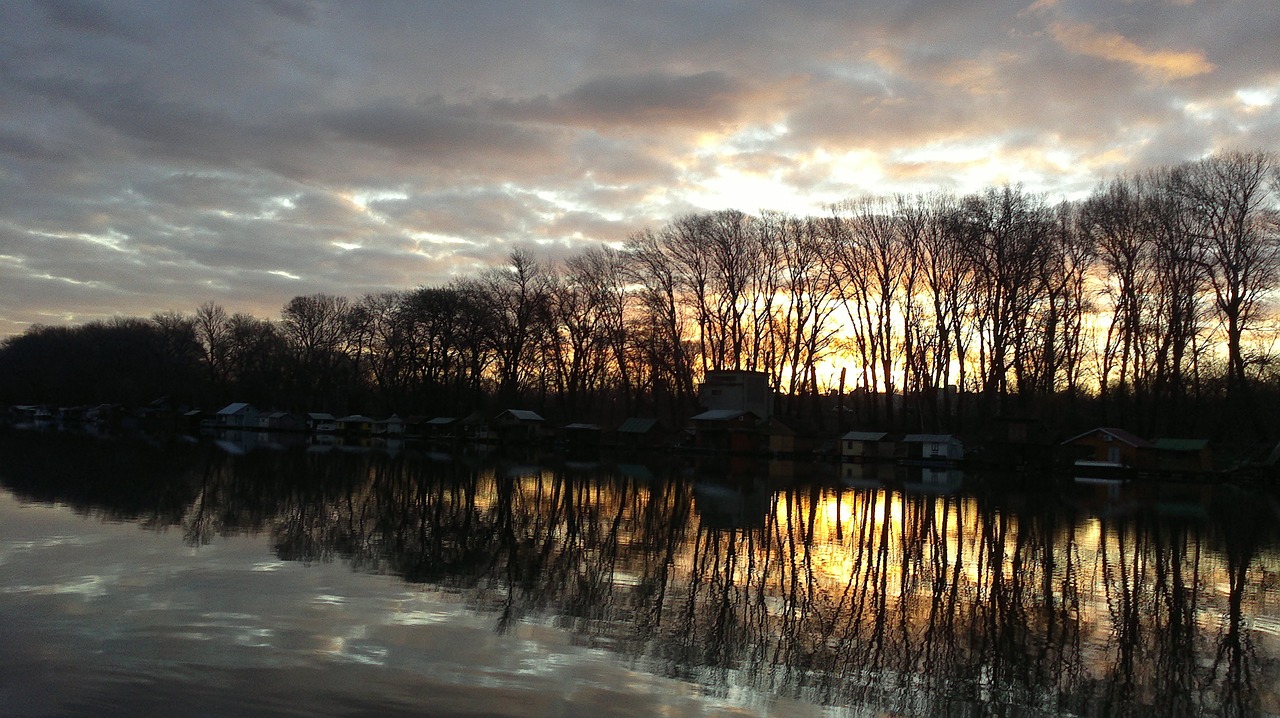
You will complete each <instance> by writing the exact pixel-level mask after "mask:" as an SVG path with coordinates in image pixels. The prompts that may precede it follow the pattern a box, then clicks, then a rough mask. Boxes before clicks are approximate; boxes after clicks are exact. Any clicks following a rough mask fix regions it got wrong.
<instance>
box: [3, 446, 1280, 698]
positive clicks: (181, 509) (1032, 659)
mask: <svg viewBox="0 0 1280 718" xmlns="http://www.w3.org/2000/svg"><path fill="white" fill-rule="evenodd" d="M242 448H243V445H237V444H224V445H223V446H222V447H219V446H217V445H212V444H207V443H194V442H167V443H165V444H163V445H160V444H147V443H143V442H139V441H136V440H126V439H115V440H104V439H91V438H88V437H82V436H70V435H62V434H52V433H36V432H8V433H3V432H0V706H3V708H0V714H4V715H15V716H55V715H56V716H62V715H95V716H99V715H130V716H134V715H172V714H174V713H176V712H181V713H186V714H192V715H201V716H205V715H207V716H215V715H335V716H337V715H343V716H350V715H356V716H359V715H474V716H516V715H519V716H543V715H557V716H559V715H565V716H567V715H646V716H647V715H668V716H683V715H708V716H709V715H747V716H763V715H782V716H811V715H823V716H829V715H830V716H838V715H856V716H861V715H883V714H896V715H982V714H987V713H997V714H1002V715H1126V714H1128V715H1200V714H1235V715H1269V714H1270V715H1274V714H1277V713H1280V691H1278V689H1280V680H1277V679H1278V677H1280V666H1278V665H1277V659H1278V658H1280V561H1278V560H1277V558H1278V557H1280V551H1278V546H1280V532H1277V530H1276V523H1277V522H1276V518H1277V504H1276V502H1275V501H1274V500H1273V499H1272V498H1271V497H1270V495H1269V494H1268V493H1266V492H1261V491H1257V490H1252V489H1246V488H1240V487H1233V486H1228V485H1137V486H1127V487H1117V486H1111V485H1100V486H1098V485H1076V484H1073V483H1072V482H1070V481H1066V482H1062V481H1057V480H1052V479H1049V478H1047V477H1044V478H1041V477H1033V478H1030V479H1026V478H1024V479H1022V480H1019V481H1010V480H1002V479H996V478H994V477H984V476H975V475H961V474H959V473H958V472H921V471H920V470H913V471H907V470H903V469H889V470H881V471H880V472H879V473H875V472H867V471H863V470H862V468H861V467H845V468H844V470H843V472H841V471H839V470H837V468H836V467H829V466H817V467H807V466H795V465H788V464H778V463H776V462H775V463H768V462H738V461H735V462H716V461H705V460H704V461H699V462H679V461H671V462H667V463H665V464H663V463H658V464H653V463H644V461H643V459H636V458H630V459H628V460H627V461H628V462H630V463H626V462H624V463H618V462H617V461H613V460H610V461H596V460H594V458H593V460H590V461H566V460H564V459H562V458H556V457H536V456H525V457H519V458H511V457H505V458H503V457H477V456H467V455H450V454H445V453H441V452H434V451H425V450H415V449H402V450H398V451H396V452H394V453H388V452H385V451H353V450H347V449H344V448H333V447H323V449H322V450H321V447H313V448H312V449H311V450H307V449H306V448H305V447H295V448H293V449H287V450H268V449H257V450H251V451H247V452H242V451H241V449H242Z"/></svg>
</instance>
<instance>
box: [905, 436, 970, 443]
mask: <svg viewBox="0 0 1280 718" xmlns="http://www.w3.org/2000/svg"><path fill="white" fill-rule="evenodd" d="M902 441H903V443H907V444H946V443H949V442H952V441H954V442H956V443H957V444H958V443H960V440H959V439H957V438H956V437H955V436H952V435H951V434H907V435H906V436H904V437H902Z"/></svg>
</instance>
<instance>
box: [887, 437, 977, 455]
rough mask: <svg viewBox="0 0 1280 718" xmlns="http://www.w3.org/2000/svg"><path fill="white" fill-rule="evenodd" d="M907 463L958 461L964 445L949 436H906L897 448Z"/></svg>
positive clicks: (962, 453)
mask: <svg viewBox="0 0 1280 718" xmlns="http://www.w3.org/2000/svg"><path fill="white" fill-rule="evenodd" d="M899 451H900V452H902V453H901V456H902V458H904V459H906V460H907V461H914V460H920V461H960V460H962V459H964V444H963V443H962V442H961V441H960V440H959V439H957V438H956V437H955V436H953V435H951V434H907V435H906V436H904V437H902V444H901V446H900V448H899Z"/></svg>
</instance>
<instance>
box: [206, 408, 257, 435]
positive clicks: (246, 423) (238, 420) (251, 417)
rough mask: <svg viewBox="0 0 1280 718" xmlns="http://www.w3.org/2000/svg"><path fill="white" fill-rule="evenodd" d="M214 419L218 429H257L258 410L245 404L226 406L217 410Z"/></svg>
mask: <svg viewBox="0 0 1280 718" xmlns="http://www.w3.org/2000/svg"><path fill="white" fill-rule="evenodd" d="M216 419H217V422H218V428H219V429H257V428H258V410H257V409H255V408H253V405H252V404H246V403H245V402H236V403H234V404H227V405H226V406H224V407H222V408H221V409H220V410H218V414H217V417H216Z"/></svg>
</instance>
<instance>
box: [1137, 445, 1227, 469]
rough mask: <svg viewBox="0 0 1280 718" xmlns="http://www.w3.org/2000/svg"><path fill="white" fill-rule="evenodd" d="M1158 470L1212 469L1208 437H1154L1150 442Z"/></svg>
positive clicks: (1211, 454)
mask: <svg viewBox="0 0 1280 718" xmlns="http://www.w3.org/2000/svg"><path fill="white" fill-rule="evenodd" d="M1151 447H1152V450H1153V451H1154V453H1155V465H1156V469H1157V470H1158V471H1168V472H1171V473H1177V474H1184V473H1189V474H1199V473H1207V472H1210V471H1213V452H1212V451H1211V450H1210V449H1209V440H1208V439H1168V438H1163V439H1156V440H1155V441H1153V442H1152V444H1151Z"/></svg>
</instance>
